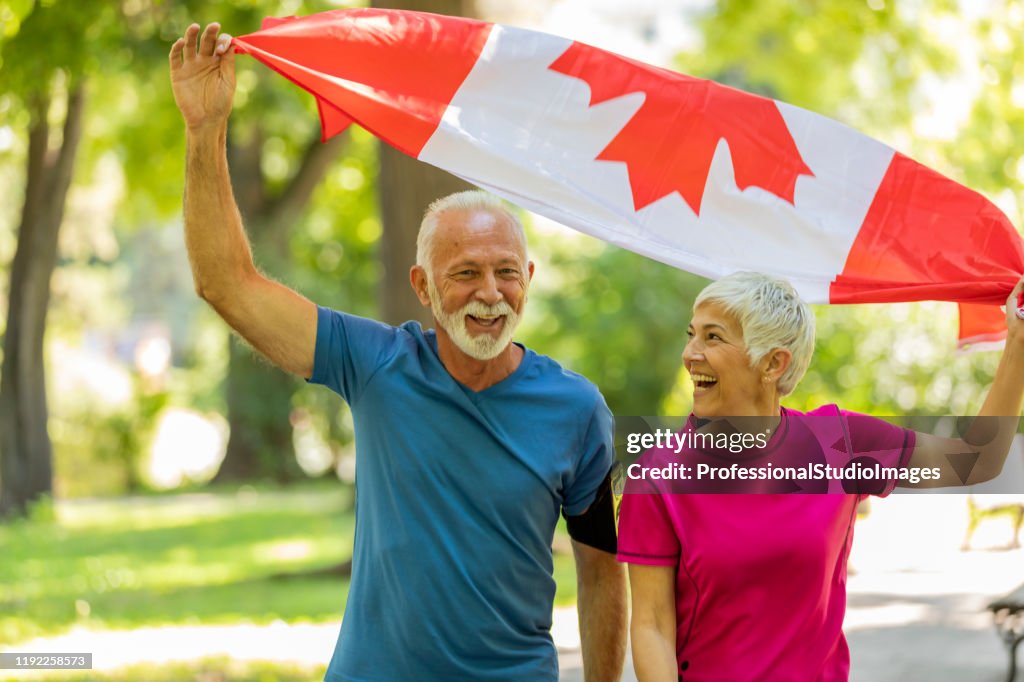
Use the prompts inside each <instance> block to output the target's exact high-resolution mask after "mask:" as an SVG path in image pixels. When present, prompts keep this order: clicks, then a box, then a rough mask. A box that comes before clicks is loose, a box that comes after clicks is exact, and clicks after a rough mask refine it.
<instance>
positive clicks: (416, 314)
mask: <svg viewBox="0 0 1024 682" xmlns="http://www.w3.org/2000/svg"><path fill="white" fill-rule="evenodd" d="M372 4H373V6H374V7H379V8H384V9H405V10H414V11H418V12H434V13H436V14H448V15H452V16H462V17H472V16H474V15H475V8H474V3H473V2H472V0H374V2H373V3H372ZM379 144H380V177H379V179H378V182H377V197H378V202H379V204H380V219H381V227H382V234H381V238H380V243H379V245H378V247H377V248H378V249H379V252H378V253H379V258H380V263H381V266H382V268H383V275H382V277H381V280H380V285H379V288H378V302H379V305H380V318H381V319H382V320H384V321H385V322H387V323H389V324H401V323H402V322H405V321H406V320H418V321H419V322H420V324H422V325H423V326H424V327H430V326H433V318H432V316H431V314H430V310H429V309H428V308H424V307H423V306H422V305H420V302H419V299H417V298H416V295H415V294H414V293H413V290H412V287H411V286H409V268H410V267H412V266H413V264H415V263H416V235H417V234H418V233H419V229H420V221H421V220H422V219H423V213H424V211H426V210H427V207H428V206H429V205H430V203H431V202H432V201H434V200H435V199H439V198H441V197H443V196H445V195H447V194H451V193H452V192H459V191H462V190H466V189H472V185H470V184H469V183H467V182H465V181H464V180H461V179H459V178H457V177H455V176H454V175H449V174H448V173H446V172H444V171H442V170H440V169H438V168H434V167H433V166H430V165H427V164H425V163H423V162H422V161H417V160H416V159H413V158H411V157H409V156H406V155H405V154H403V153H401V152H399V151H396V150H395V149H393V148H392V147H390V146H389V145H387V144H384V143H383V142H381V143H379Z"/></svg>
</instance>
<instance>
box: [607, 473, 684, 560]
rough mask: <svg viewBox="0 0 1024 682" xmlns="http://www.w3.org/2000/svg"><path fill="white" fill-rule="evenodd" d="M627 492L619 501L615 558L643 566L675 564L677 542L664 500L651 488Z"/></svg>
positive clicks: (663, 497)
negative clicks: (617, 539) (617, 541)
mask: <svg viewBox="0 0 1024 682" xmlns="http://www.w3.org/2000/svg"><path fill="white" fill-rule="evenodd" d="M651 490H652V492H629V491H628V488H627V493H626V494H625V495H623V496H622V503H621V504H620V505H619V550H618V555H617V556H618V559H619V561H622V562H625V563H629V564H644V565H646V566H675V565H676V564H678V563H679V555H680V545H679V537H678V536H677V535H676V531H675V527H674V526H673V524H672V519H671V517H670V516H669V513H668V508H667V506H666V500H667V499H671V496H669V495H666V494H661V493H657V492H653V490H654V488H651Z"/></svg>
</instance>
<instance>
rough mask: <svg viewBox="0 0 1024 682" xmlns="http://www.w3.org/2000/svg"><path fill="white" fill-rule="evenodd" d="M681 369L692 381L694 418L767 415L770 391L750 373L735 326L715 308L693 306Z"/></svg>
mask: <svg viewBox="0 0 1024 682" xmlns="http://www.w3.org/2000/svg"><path fill="white" fill-rule="evenodd" d="M686 335H687V337H688V338H689V341H687V343H686V348H685V349H684V350H683V365H684V366H685V367H686V370H687V371H688V372H689V373H690V377H691V378H692V379H693V387H694V388H693V414H694V415H696V416H698V417H742V416H759V415H762V414H765V410H766V409H769V410H770V404H771V402H772V400H771V397H770V396H769V395H768V394H769V393H770V388H771V387H770V386H766V385H765V383H764V382H763V381H762V372H761V371H760V370H759V368H757V367H751V365H750V357H749V356H748V355H747V346H746V344H745V343H744V342H743V329H742V327H740V323H739V320H737V319H736V317H735V316H733V315H732V314H731V313H729V312H727V311H726V309H725V308H724V307H723V306H722V305H721V304H720V303H717V302H714V301H708V302H705V303H702V304H701V305H699V306H697V307H696V308H695V309H694V311H693V319H692V320H691V321H690V326H689V328H688V329H687V331H686Z"/></svg>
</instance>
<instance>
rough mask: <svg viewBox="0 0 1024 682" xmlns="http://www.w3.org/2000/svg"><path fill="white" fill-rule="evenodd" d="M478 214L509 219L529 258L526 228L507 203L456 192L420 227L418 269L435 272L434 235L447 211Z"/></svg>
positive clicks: (434, 205) (435, 206)
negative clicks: (490, 214) (482, 212)
mask: <svg viewBox="0 0 1024 682" xmlns="http://www.w3.org/2000/svg"><path fill="white" fill-rule="evenodd" d="M453 210H460V211H474V210H485V211H490V212H492V213H495V214H497V215H500V216H505V217H507V218H508V220H509V222H510V223H512V226H513V228H514V229H515V231H516V234H517V236H518V237H519V240H520V241H521V242H522V243H523V255H524V256H526V233H525V232H524V231H523V224H522V223H521V222H519V218H518V217H517V216H516V214H515V213H513V212H512V211H510V210H509V209H508V207H507V206H506V205H505V203H504V202H503V201H502V200H501V199H499V198H498V197H496V196H494V195H493V194H488V193H487V192H484V191H482V190H478V189H471V190H466V191H465V192H456V193H455V194H449V195H448V196H446V197H441V198H440V199H437V200H436V201H434V202H433V203H432V204H430V207H429V208H427V212H426V213H425V214H424V215H423V221H422V222H421V223H420V232H419V235H418V236H417V237H416V265H419V266H420V267H421V268H423V269H424V270H426V271H427V272H428V273H429V272H431V267H430V266H431V264H432V263H433V258H434V234H435V233H436V232H437V222H438V219H439V218H440V217H441V214H442V213H444V212H445V211H453Z"/></svg>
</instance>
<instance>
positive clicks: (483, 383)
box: [437, 332, 524, 392]
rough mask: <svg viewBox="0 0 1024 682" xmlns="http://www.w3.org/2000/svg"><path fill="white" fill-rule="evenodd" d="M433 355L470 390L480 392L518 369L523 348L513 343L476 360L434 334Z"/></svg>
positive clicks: (445, 339) (442, 337)
mask: <svg viewBox="0 0 1024 682" xmlns="http://www.w3.org/2000/svg"><path fill="white" fill-rule="evenodd" d="M437 355H438V357H440V358H441V364H442V365H444V368H445V369H447V370H448V373H449V374H451V375H452V377H454V379H455V380H456V381H458V382H459V383H460V384H462V385H463V386H465V387H466V388H469V389H470V390H472V391H476V392H480V391H483V390H484V389H487V388H490V387H491V386H493V385H495V384H496V383H498V382H500V381H502V380H503V379H506V378H507V377H509V376H510V375H511V374H512V373H513V372H515V371H516V369H518V368H519V365H520V363H522V361H523V355H524V351H523V349H522V348H521V347H519V346H517V345H516V344H514V343H509V344H508V346H506V347H505V350H503V351H501V353H500V354H499V355H498V356H497V357H494V358H492V359H490V360H477V359H476V358H474V357H472V356H470V355H467V354H466V353H465V352H463V351H462V350H461V349H460V348H459V347H458V346H456V345H455V343H454V342H452V340H451V339H449V338H448V335H447V334H445V333H443V332H439V333H438V334H437Z"/></svg>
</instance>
